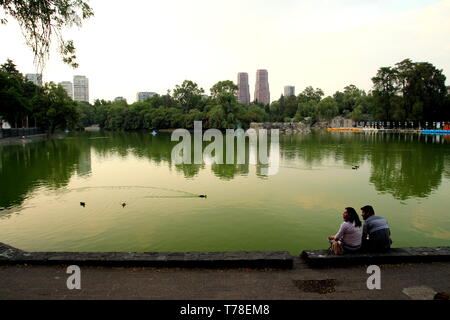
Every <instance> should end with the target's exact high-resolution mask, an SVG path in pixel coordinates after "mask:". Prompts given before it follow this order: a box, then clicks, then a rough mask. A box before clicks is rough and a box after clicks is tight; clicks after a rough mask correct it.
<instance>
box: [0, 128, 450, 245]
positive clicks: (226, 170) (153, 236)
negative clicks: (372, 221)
mask: <svg viewBox="0 0 450 320" xmlns="http://www.w3.org/2000/svg"><path fill="white" fill-rule="evenodd" d="M175 144H176V142H171V141H170V133H160V134H158V135H156V136H152V135H151V134H149V133H121V132H97V133H89V132H84V133H73V134H69V135H68V136H67V137H65V138H61V139H52V140H41V141H36V142H30V143H19V144H14V145H0V159H1V160H0V242H3V243H6V244H9V245H12V246H15V247H18V248H20V249H23V250H27V251H138V252H141V251H260V250H287V251H290V252H291V253H292V254H298V253H299V252H300V251H301V250H304V249H324V248H327V247H328V244H327V240H326V237H327V236H328V235H334V234H335V233H336V232H337V230H338V227H339V225H340V224H341V222H342V212H343V210H344V208H345V207H348V206H351V207H354V208H355V209H356V210H357V212H358V213H359V212H360V210H359V208H360V207H362V206H364V205H367V204H370V205H372V206H373V207H374V208H375V212H376V214H377V215H381V216H384V217H385V218H387V220H388V222H389V224H390V227H391V231H392V238H393V241H394V243H393V246H394V247H407V246H442V245H450V140H449V136H425V135H419V134H404V133H396V134H394V133H339V132H333V133H331V132H316V133H309V134H299V135H280V148H279V153H280V155H279V156H280V161H279V170H278V173H277V174H275V175H270V176H267V175H263V174H262V171H261V170H262V168H263V165H252V164H249V163H248V161H247V162H246V164H241V165H233V164H222V165H218V164H213V165H208V164H201V165H200V164H199V165H196V164H193V165H175V164H174V163H173V161H172V160H171V150H172V148H173V146H174V145H175ZM247 151H249V150H248V149H247ZM254 151H255V150H253V151H251V152H254ZM251 152H250V153H251ZM247 160H248V154H247ZM352 165H359V166H360V168H359V169H358V170H353V169H352ZM202 194H205V195H207V198H200V197H199V195H202ZM80 202H85V203H86V206H85V207H82V206H80ZM122 203H125V204H126V205H125V207H123V206H122Z"/></svg>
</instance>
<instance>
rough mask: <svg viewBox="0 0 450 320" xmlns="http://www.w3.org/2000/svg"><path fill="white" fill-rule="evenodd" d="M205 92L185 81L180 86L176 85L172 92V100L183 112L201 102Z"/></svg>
mask: <svg viewBox="0 0 450 320" xmlns="http://www.w3.org/2000/svg"><path fill="white" fill-rule="evenodd" d="M204 93H205V91H204V90H203V89H202V88H200V87H199V86H198V85H197V84H196V83H195V82H193V81H191V80H185V81H183V83H182V84H181V85H177V86H176V87H175V90H174V91H173V98H174V99H175V100H176V101H177V102H178V103H179V105H180V107H181V109H182V110H183V112H185V113H188V112H189V110H191V109H194V108H195V107H197V106H198V105H199V104H200V103H201V101H202V95H203V94H204Z"/></svg>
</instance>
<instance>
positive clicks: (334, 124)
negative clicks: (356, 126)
mask: <svg viewBox="0 0 450 320" xmlns="http://www.w3.org/2000/svg"><path fill="white" fill-rule="evenodd" d="M330 127H331V128H353V120H352V119H348V118H344V117H335V118H333V119H332V120H331V123H330Z"/></svg>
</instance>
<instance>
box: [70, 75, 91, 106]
mask: <svg viewBox="0 0 450 320" xmlns="http://www.w3.org/2000/svg"><path fill="white" fill-rule="evenodd" d="M73 100H75V101H85V102H89V79H88V78H86V77H85V76H74V77H73Z"/></svg>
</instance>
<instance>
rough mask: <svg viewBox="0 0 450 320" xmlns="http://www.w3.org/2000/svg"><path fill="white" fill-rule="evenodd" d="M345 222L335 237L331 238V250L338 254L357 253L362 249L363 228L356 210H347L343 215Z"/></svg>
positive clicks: (349, 208) (329, 238)
mask: <svg viewBox="0 0 450 320" xmlns="http://www.w3.org/2000/svg"><path fill="white" fill-rule="evenodd" d="M342 217H343V219H344V222H343V223H342V224H341V227H340V228H339V231H338V233H336V235H335V236H329V237H328V240H330V243H331V249H332V251H333V252H334V253H336V254H342V253H344V252H355V251H358V250H359V249H361V240H362V228H361V220H359V217H358V214H357V213H356V211H355V209H353V208H351V207H348V208H345V210H344V213H343V214H342Z"/></svg>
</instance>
